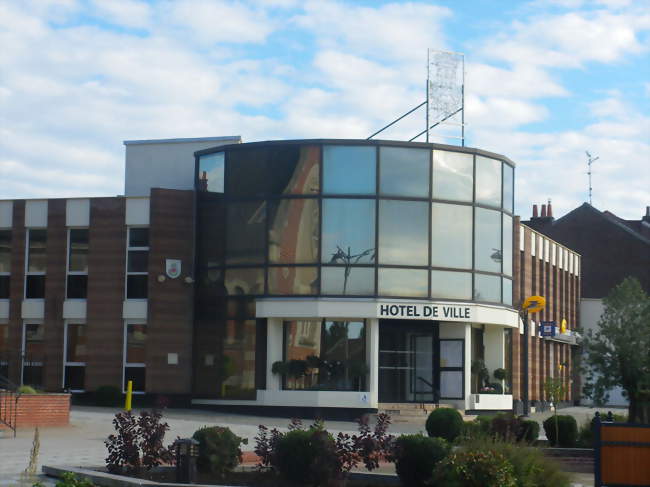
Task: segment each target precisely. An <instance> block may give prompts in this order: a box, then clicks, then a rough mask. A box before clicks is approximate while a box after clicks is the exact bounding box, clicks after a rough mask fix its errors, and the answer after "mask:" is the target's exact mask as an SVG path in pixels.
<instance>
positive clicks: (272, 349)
mask: <svg viewBox="0 0 650 487" xmlns="http://www.w3.org/2000/svg"><path fill="white" fill-rule="evenodd" d="M282 344H283V339H282V319H280V318H269V319H268V320H267V326H266V389H267V390H268V391H279V390H280V389H281V388H282V378H281V377H280V376H279V375H277V374H274V373H273V372H271V366H272V365H273V362H277V361H279V360H282V359H283V355H284V351H283V350H282Z"/></svg>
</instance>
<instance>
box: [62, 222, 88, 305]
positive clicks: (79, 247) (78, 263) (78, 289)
mask: <svg viewBox="0 0 650 487" xmlns="http://www.w3.org/2000/svg"><path fill="white" fill-rule="evenodd" d="M87 293H88V228H69V229H68V265H67V278H66V294H65V295H66V299H86V296H87Z"/></svg>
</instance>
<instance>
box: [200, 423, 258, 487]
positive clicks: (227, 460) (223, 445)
mask: <svg viewBox="0 0 650 487" xmlns="http://www.w3.org/2000/svg"><path fill="white" fill-rule="evenodd" d="M192 438H194V439H195V440H196V441H198V442H199V457H198V458H197V462H196V464H197V467H198V469H199V470H200V471H201V472H212V473H213V474H215V475H217V476H219V477H222V476H224V475H225V474H227V473H229V472H232V471H233V470H234V469H235V467H237V465H239V463H240V462H241V461H242V451H241V449H240V445H242V444H247V443H248V440H246V439H243V438H240V437H239V436H237V435H235V434H234V433H233V432H232V431H230V429H229V428H223V427H221V426H204V427H203V428H201V429H199V430H197V431H195V432H194V435H193V436H192Z"/></svg>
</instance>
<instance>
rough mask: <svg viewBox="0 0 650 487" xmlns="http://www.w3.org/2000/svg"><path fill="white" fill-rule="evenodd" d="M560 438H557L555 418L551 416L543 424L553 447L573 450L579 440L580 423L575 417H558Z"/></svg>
mask: <svg viewBox="0 0 650 487" xmlns="http://www.w3.org/2000/svg"><path fill="white" fill-rule="evenodd" d="M557 423H558V432H559V438H557V439H556V438H555V416H551V417H550V418H548V419H546V420H545V421H544V423H543V425H544V431H545V432H546V438H548V441H549V443H550V444H551V445H553V446H560V447H563V448H573V447H574V446H575V445H576V440H577V438H578V423H576V420H575V419H574V418H573V416H564V415H558V416H557Z"/></svg>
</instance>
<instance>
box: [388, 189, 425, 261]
mask: <svg viewBox="0 0 650 487" xmlns="http://www.w3.org/2000/svg"><path fill="white" fill-rule="evenodd" d="M379 262H380V263H381V264H397V265H399V264H403V265H423V266H425V265H428V263H429V204H428V203H425V202H424V201H423V202H419V201H391V200H382V201H380V202H379Z"/></svg>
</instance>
